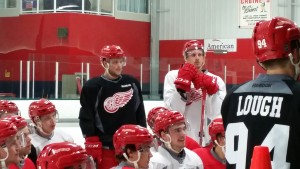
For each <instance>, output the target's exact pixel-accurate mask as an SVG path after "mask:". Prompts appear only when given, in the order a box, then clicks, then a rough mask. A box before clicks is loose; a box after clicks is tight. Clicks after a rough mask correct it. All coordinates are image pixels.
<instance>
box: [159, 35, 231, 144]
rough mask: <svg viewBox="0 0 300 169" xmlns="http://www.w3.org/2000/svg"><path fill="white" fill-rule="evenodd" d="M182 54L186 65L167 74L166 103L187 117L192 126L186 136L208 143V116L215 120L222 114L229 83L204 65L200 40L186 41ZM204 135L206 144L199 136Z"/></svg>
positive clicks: (171, 108) (165, 86)
mask: <svg viewBox="0 0 300 169" xmlns="http://www.w3.org/2000/svg"><path fill="white" fill-rule="evenodd" d="M183 57H184V61H185V64H184V65H183V66H182V67H181V68H180V69H179V70H172V71H170V72H168V73H167V74H166V76H165V80H164V94H163V96H164V103H165V106H166V107H167V108H169V109H170V110H176V111H179V112H180V113H182V114H183V115H184V116H185V118H186V119H187V122H188V124H187V125H189V126H190V128H191V130H190V131H187V135H188V136H190V137H191V138H193V139H194V140H197V141H199V144H200V145H202V146H205V145H206V144H208V142H209V140H210V138H209V135H208V133H207V132H208V131H207V124H206V122H207V118H209V119H210V120H212V119H214V118H215V117H216V116H217V115H219V114H220V109H221V104H222V101H223V99H224V97H225V95H226V86H225V83H224V82H223V80H222V79H221V78H220V77H219V76H216V75H214V74H212V73H210V72H208V71H207V70H206V69H204V68H203V66H204V64H205V53H204V50H203V46H202V44H201V42H200V41H198V40H191V41H188V42H186V43H185V44H184V48H183ZM174 83H175V84H174ZM177 91H178V92H177ZM207 94H208V95H207ZM204 104H205V106H204V107H203V106H202V105H204ZM204 110H205V114H204ZM202 112H203V115H202ZM201 128H202V129H201ZM203 128H204V129H203ZM203 131H204V132H205V133H204V132H203ZM200 132H201V133H200ZM203 135H204V136H205V138H204V140H203V143H200V140H202V139H203V137H201V138H200V137H199V136H203Z"/></svg>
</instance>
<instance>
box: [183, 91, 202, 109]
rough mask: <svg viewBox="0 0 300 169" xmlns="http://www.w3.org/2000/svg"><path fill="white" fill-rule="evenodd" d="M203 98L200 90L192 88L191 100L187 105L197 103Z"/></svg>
mask: <svg viewBox="0 0 300 169" xmlns="http://www.w3.org/2000/svg"><path fill="white" fill-rule="evenodd" d="M201 98H202V90H201V89H198V90H196V89H195V88H191V91H190V99H189V100H188V101H187V103H186V105H190V104H192V103H193V102H196V101H198V100H200V99H201Z"/></svg>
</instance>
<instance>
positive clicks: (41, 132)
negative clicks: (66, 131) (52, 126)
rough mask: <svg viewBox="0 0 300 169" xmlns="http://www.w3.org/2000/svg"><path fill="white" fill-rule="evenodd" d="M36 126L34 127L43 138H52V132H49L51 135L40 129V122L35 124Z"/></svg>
mask: <svg viewBox="0 0 300 169" xmlns="http://www.w3.org/2000/svg"><path fill="white" fill-rule="evenodd" d="M36 124H37V125H36V127H37V130H38V132H39V133H40V134H41V135H42V136H43V137H47V138H51V137H52V135H53V132H51V133H47V132H45V131H44V130H43V128H42V124H41V122H36Z"/></svg>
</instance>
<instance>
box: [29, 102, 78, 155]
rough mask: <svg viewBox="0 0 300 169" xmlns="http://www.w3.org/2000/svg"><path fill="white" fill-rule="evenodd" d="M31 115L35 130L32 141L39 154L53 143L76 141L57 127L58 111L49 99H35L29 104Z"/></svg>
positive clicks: (31, 135) (33, 130)
mask: <svg viewBox="0 0 300 169" xmlns="http://www.w3.org/2000/svg"><path fill="white" fill-rule="evenodd" d="M28 114H29V117H30V119H31V121H32V123H33V125H34V126H33V127H32V128H33V129H31V130H32V131H31V132H33V133H32V134H30V137H31V142H32V144H33V146H34V147H35V148H36V152H37V154H39V153H40V152H41V151H42V149H43V148H44V147H45V146H46V145H48V144H51V143H57V142H63V141H68V142H74V140H73V138H72V137H71V136H70V135H69V134H68V133H65V132H63V131H60V130H57V129H55V127H56V122H57V120H58V112H57V110H56V108H55V106H54V104H53V103H52V102H50V101H49V100H47V99H40V100H38V101H33V102H32V103H31V104H30V105H29V113H28Z"/></svg>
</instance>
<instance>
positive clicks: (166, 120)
mask: <svg viewBox="0 0 300 169" xmlns="http://www.w3.org/2000/svg"><path fill="white" fill-rule="evenodd" d="M180 122H185V119H184V116H183V115H182V114H181V113H180V112H178V111H163V112H161V113H159V114H158V116H157V117H156V119H155V122H154V132H155V134H156V135H158V136H159V135H160V131H166V130H167V129H168V128H169V127H170V126H171V125H173V124H176V123H180Z"/></svg>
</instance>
